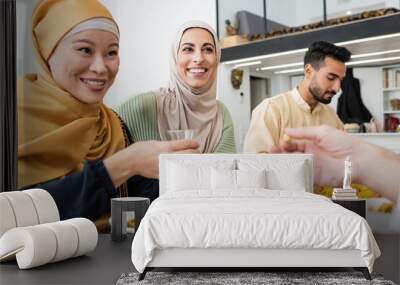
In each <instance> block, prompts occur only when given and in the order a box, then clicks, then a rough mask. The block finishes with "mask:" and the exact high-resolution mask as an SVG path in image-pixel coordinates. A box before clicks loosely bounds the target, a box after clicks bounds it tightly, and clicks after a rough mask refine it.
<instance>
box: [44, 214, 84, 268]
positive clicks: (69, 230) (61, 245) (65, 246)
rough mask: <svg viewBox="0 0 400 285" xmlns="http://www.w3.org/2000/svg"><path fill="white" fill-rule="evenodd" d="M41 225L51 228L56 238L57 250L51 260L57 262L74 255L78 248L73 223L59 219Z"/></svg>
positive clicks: (76, 234)
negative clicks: (59, 220) (58, 220)
mask: <svg viewBox="0 0 400 285" xmlns="http://www.w3.org/2000/svg"><path fill="white" fill-rule="evenodd" d="M41 226H43V227H47V228H49V229H51V230H52V231H53V232H54V234H55V235H56V238H57V250H56V254H55V256H54V258H53V260H52V261H51V262H57V261H60V260H63V259H68V258H71V257H73V256H74V254H75V253H76V251H77V249H78V233H77V231H76V229H75V227H74V226H73V225H71V224H70V223H68V222H66V221H61V222H55V223H48V224H43V225H41Z"/></svg>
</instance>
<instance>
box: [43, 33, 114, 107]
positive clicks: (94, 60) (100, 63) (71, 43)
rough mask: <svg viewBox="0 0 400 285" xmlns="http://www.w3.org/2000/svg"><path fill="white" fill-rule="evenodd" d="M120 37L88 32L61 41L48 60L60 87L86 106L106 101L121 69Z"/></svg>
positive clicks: (111, 34)
mask: <svg viewBox="0 0 400 285" xmlns="http://www.w3.org/2000/svg"><path fill="white" fill-rule="evenodd" d="M118 50H119V46H118V38H117V37H116V36H115V35H114V34H113V33H111V32H107V31H102V30H87V31H83V32H80V33H77V34H74V35H72V36H69V37H67V38H65V39H64V40H62V41H61V42H60V43H59V44H58V46H57V47H56V49H55V50H54V52H53V54H52V55H51V57H50V59H49V61H48V62H49V66H50V70H51V73H52V75H53V78H54V80H55V82H56V83H57V85H58V86H59V87H61V88H62V89H64V90H65V91H67V92H69V93H70V94H71V95H72V96H73V97H75V98H76V99H78V100H79V101H81V102H84V103H87V104H96V103H99V102H101V101H102V100H103V97H104V96H105V95H106V92H107V90H108V89H109V88H110V86H111V85H112V83H113V82H114V79H115V76H116V75H117V72H118V68H119V55H118Z"/></svg>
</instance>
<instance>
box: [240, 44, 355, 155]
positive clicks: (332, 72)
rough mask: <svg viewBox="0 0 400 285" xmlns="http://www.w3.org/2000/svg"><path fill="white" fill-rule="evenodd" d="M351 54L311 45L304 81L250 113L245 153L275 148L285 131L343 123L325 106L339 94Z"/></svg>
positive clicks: (267, 100)
mask: <svg viewBox="0 0 400 285" xmlns="http://www.w3.org/2000/svg"><path fill="white" fill-rule="evenodd" d="M350 57H351V53H350V52H349V51H348V50H347V49H346V48H344V47H338V46H335V45H333V44H331V43H327V42H322V41H319V42H314V43H312V44H311V45H310V46H309V48H308V51H307V52H306V54H305V56H304V79H303V80H302V81H301V83H300V84H299V85H298V86H297V87H296V88H294V89H293V90H290V91H288V92H286V93H282V94H279V95H277V96H274V97H271V98H268V99H265V100H264V101H263V102H262V103H261V104H260V105H258V106H257V107H256V108H255V109H254V111H253V113H252V118H251V122H250V128H249V131H248V133H247V135H246V139H245V143H244V151H245V152H257V153H260V152H268V151H269V149H270V148H271V147H274V146H275V147H276V146H278V145H279V141H280V140H281V139H282V138H283V135H284V129H285V128H298V127H308V126H318V125H322V124H324V125H328V126H331V127H334V128H337V129H341V130H343V123H342V122H341V121H340V119H339V117H338V116H337V115H336V113H335V111H334V110H333V109H331V108H330V107H329V106H328V105H327V104H329V103H330V102H331V100H332V97H333V96H335V95H336V93H338V92H339V91H340V85H341V81H342V80H343V78H344V76H345V74H346V66H345V62H347V61H349V60H350Z"/></svg>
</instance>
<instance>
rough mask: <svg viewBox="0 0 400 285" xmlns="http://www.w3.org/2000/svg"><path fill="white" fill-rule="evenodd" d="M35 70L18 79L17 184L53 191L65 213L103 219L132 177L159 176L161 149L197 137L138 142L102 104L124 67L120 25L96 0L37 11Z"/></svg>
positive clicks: (190, 144)
mask: <svg viewBox="0 0 400 285" xmlns="http://www.w3.org/2000/svg"><path fill="white" fill-rule="evenodd" d="M32 38H33V47H34V50H35V52H36V58H37V62H38V63H39V68H40V70H39V73H38V74H28V75H25V77H24V78H22V79H21V80H20V81H19V84H18V183H19V188H20V189H26V188H30V187H39V188H43V189H45V190H47V191H49V193H50V194H51V195H52V196H53V198H54V200H55V202H56V204H57V206H58V209H59V212H60V217H61V219H67V218H72V217H79V216H80V217H87V218H90V219H92V220H95V219H98V218H99V217H100V216H102V215H103V214H105V213H107V212H108V211H109V207H110V198H112V197H116V196H126V195H128V194H130V191H129V187H128V188H127V184H126V182H127V180H128V178H130V177H131V176H133V175H142V176H145V177H149V178H157V177H158V155H159V154H160V153H161V152H169V151H174V150H185V149H187V151H189V152H190V151H193V150H192V149H194V148H197V147H198V144H197V143H196V142H194V141H175V142H171V143H170V144H166V143H164V144H163V143H161V142H154V141H153V142H146V143H137V144H133V145H131V146H129V147H127V146H128V145H129V143H130V138H129V136H128V135H127V134H126V132H125V130H124V124H123V123H122V121H121V120H120V119H119V118H118V116H117V115H116V114H115V113H114V112H113V111H112V110H111V109H109V108H108V107H107V106H105V105H104V104H103V102H102V101H103V97H104V96H105V94H106V92H107V90H108V89H109V88H110V86H111V85H112V84H113V81H114V79H115V76H116V74H117V72H118V67H119V56H118V50H119V30H118V26H117V24H116V23H115V21H114V19H113V17H112V16H111V14H110V13H109V12H108V10H107V9H106V8H105V7H104V6H103V5H101V4H100V3H99V2H98V1H97V0H85V1H69V0H60V1H51V0H44V1H41V2H39V4H38V5H37V6H36V8H35V10H34V12H33V16H32Z"/></svg>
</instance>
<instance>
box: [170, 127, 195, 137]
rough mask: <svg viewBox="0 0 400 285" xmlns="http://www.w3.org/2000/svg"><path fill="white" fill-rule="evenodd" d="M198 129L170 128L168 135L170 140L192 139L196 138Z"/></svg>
mask: <svg viewBox="0 0 400 285" xmlns="http://www.w3.org/2000/svg"><path fill="white" fill-rule="evenodd" d="M196 134H197V130H193V129H189V130H168V131H167V137H168V139H169V140H191V139H194V137H195V135H196Z"/></svg>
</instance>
